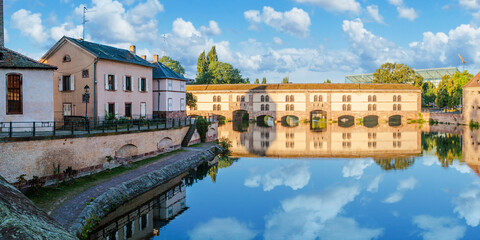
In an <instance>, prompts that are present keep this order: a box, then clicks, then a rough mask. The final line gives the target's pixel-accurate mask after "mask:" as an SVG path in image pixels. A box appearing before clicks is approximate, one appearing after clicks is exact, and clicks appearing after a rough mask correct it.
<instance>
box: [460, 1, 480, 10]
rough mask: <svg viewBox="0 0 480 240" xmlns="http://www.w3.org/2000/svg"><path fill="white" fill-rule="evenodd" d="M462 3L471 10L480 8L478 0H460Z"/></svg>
mask: <svg viewBox="0 0 480 240" xmlns="http://www.w3.org/2000/svg"><path fill="white" fill-rule="evenodd" d="M458 2H459V3H460V5H461V6H462V7H464V8H466V9H469V10H480V1H478V0H459V1H458Z"/></svg>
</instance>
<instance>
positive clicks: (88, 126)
mask: <svg viewBox="0 0 480 240" xmlns="http://www.w3.org/2000/svg"><path fill="white" fill-rule="evenodd" d="M86 124H87V133H88V134H90V121H89V120H88V119H87V122H86Z"/></svg>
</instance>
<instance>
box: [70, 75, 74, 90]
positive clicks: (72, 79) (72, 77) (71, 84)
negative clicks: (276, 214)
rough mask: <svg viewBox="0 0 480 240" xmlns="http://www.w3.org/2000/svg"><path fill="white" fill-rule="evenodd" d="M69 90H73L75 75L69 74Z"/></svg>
mask: <svg viewBox="0 0 480 240" xmlns="http://www.w3.org/2000/svg"><path fill="white" fill-rule="evenodd" d="M70 90H71V91H75V75H73V74H72V75H70Z"/></svg>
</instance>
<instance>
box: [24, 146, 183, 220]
mask: <svg viewBox="0 0 480 240" xmlns="http://www.w3.org/2000/svg"><path fill="white" fill-rule="evenodd" d="M183 151H185V150H183V149H179V150H176V151H173V152H169V153H165V154H162V155H158V156H155V157H151V158H147V159H144V160H141V161H138V162H134V163H131V164H129V165H125V166H120V167H117V168H114V169H107V170H104V171H102V172H99V173H96V174H92V175H88V176H85V177H81V178H77V179H74V180H72V181H69V182H63V183H60V184H58V186H55V185H52V186H48V187H45V188H41V189H40V190H38V191H35V192H33V191H28V192H27V193H26V194H25V195H26V196H27V197H28V198H29V199H30V200H32V201H33V202H34V203H35V204H36V205H37V206H39V207H40V208H41V209H43V210H45V211H46V212H47V213H49V212H51V211H53V210H54V209H56V208H57V207H58V206H59V205H60V204H61V203H62V202H64V201H66V200H68V199H70V198H72V197H73V196H75V195H77V194H79V193H81V192H83V191H85V190H87V189H88V188H90V187H93V186H95V185H98V184H100V183H103V182H106V181H108V180H110V179H111V178H113V177H115V176H118V175H120V174H122V173H125V172H128V171H131V170H134V169H137V168H139V167H142V166H144V165H147V164H149V163H152V162H155V161H158V160H160V159H162V158H165V157H168V156H171V155H173V154H176V153H179V152H183Z"/></svg>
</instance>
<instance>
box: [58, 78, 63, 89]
mask: <svg viewBox="0 0 480 240" xmlns="http://www.w3.org/2000/svg"><path fill="white" fill-rule="evenodd" d="M58 91H59V92H61V91H63V81H62V76H60V77H58Z"/></svg>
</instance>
